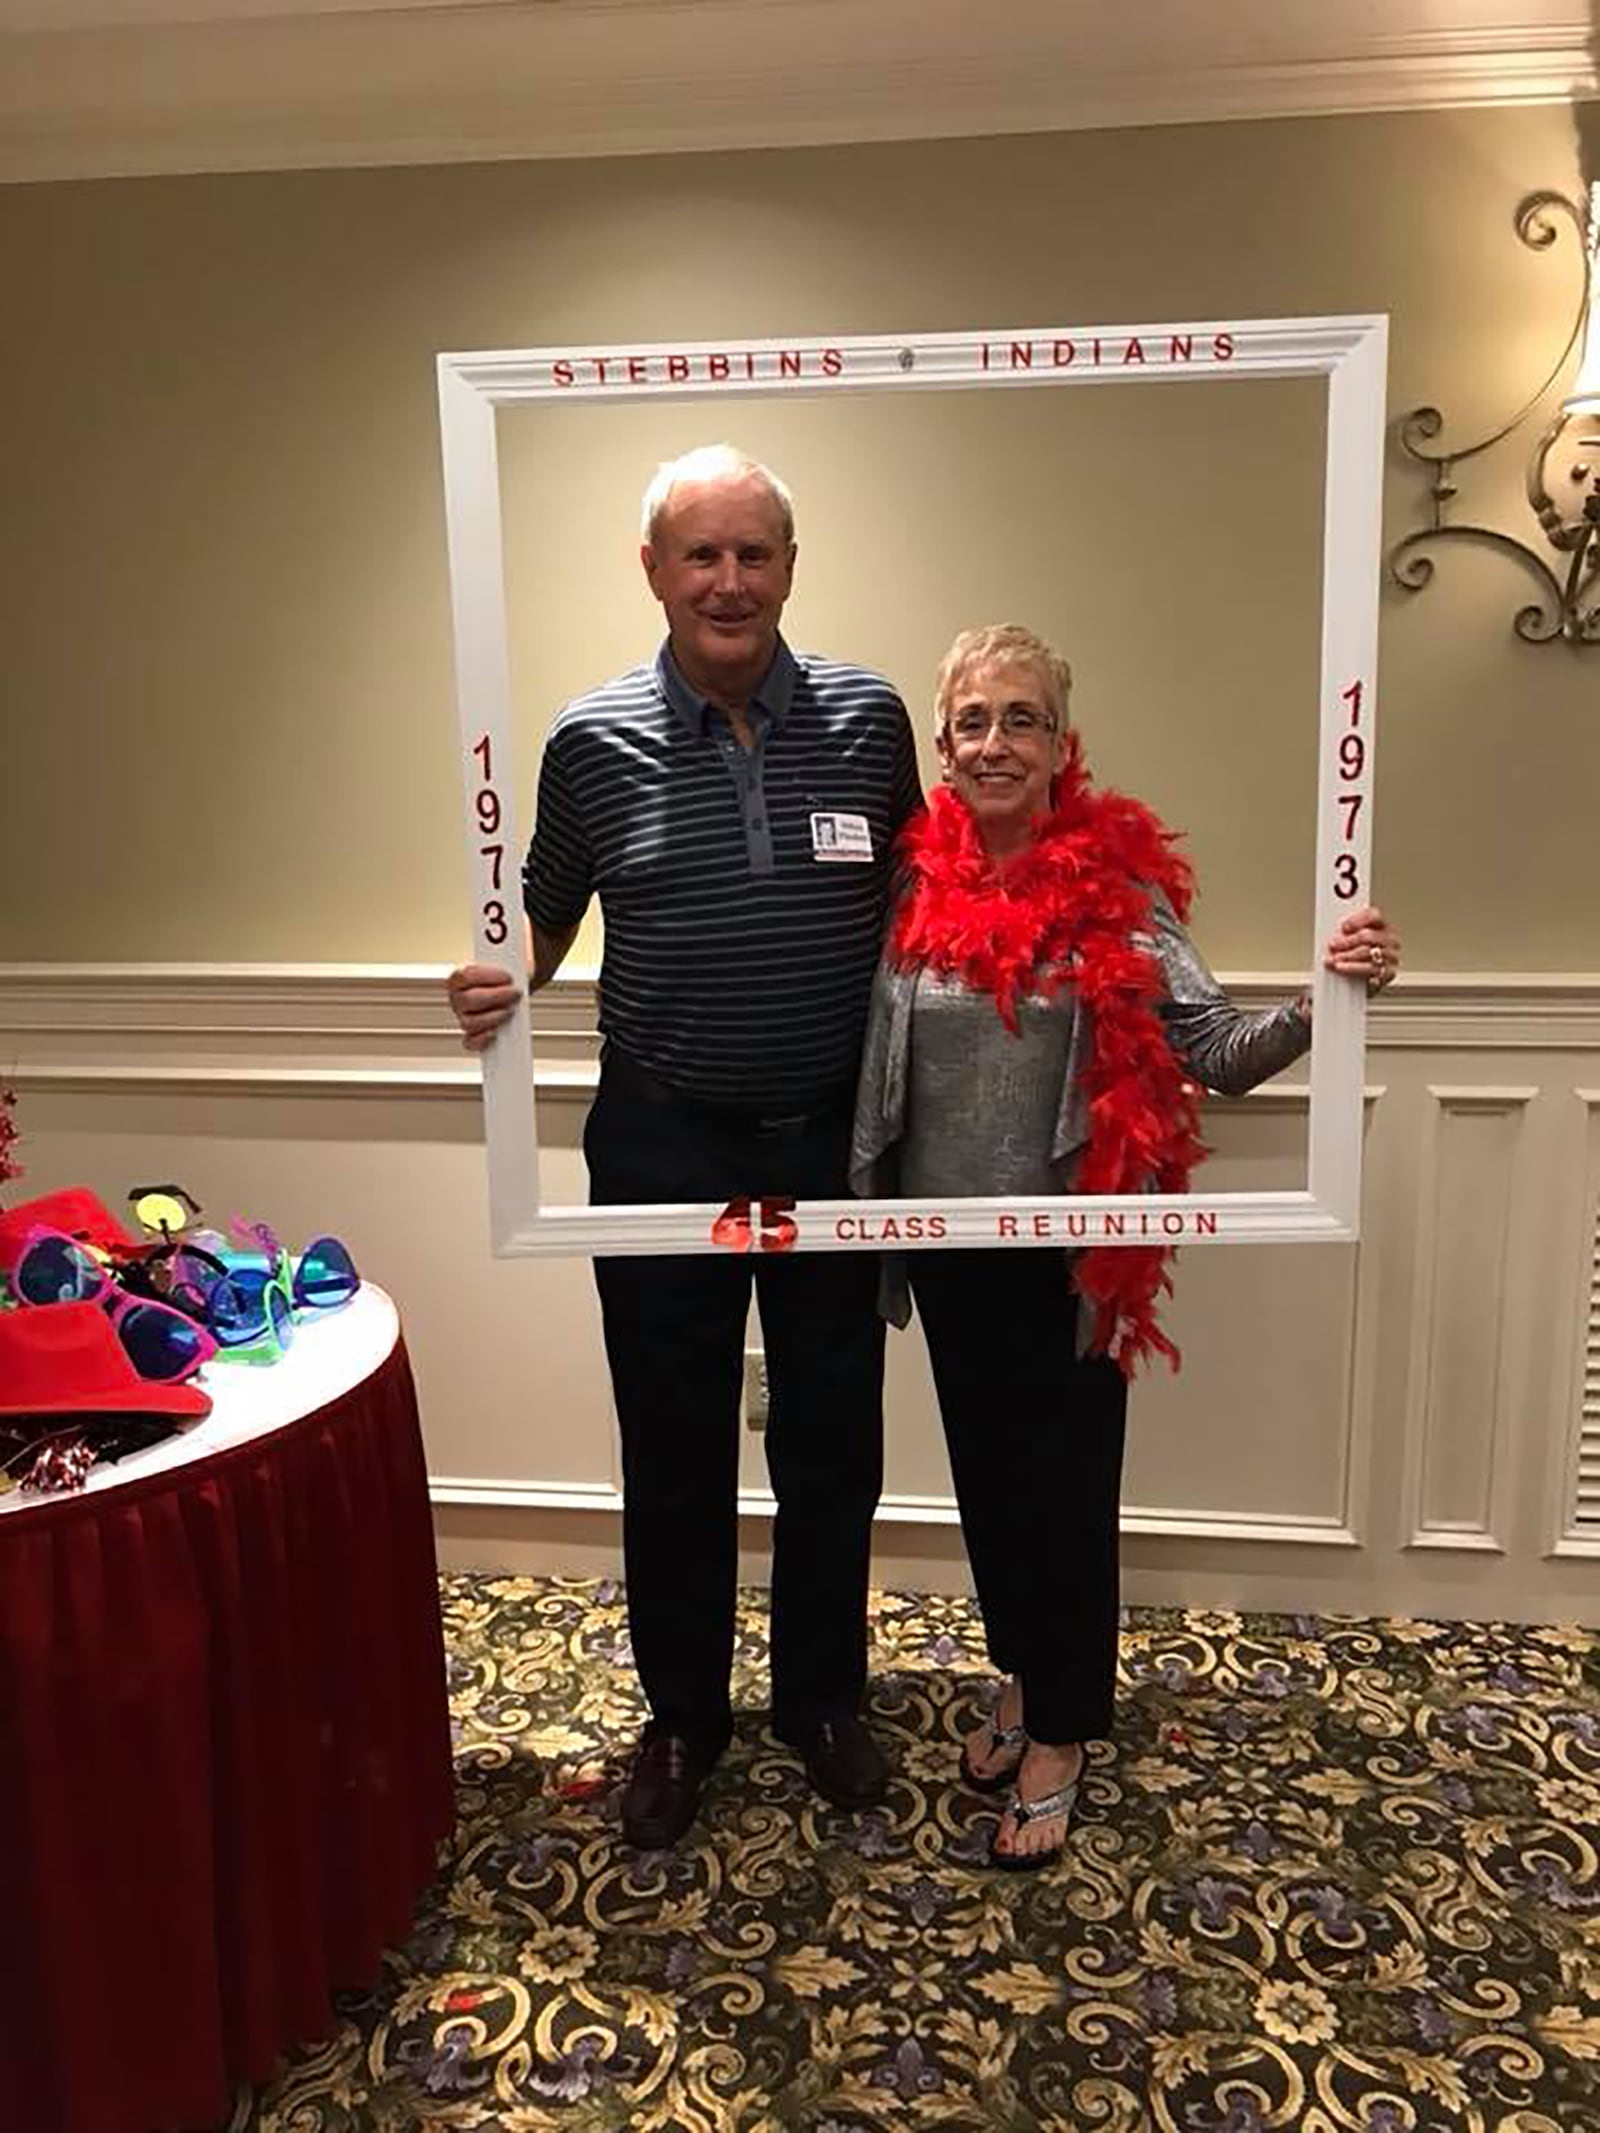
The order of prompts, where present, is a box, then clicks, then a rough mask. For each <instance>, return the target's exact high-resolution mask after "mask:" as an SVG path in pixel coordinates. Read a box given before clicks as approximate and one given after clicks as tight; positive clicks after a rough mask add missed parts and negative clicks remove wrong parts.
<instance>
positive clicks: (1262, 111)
mask: <svg viewBox="0 0 1600 2133" xmlns="http://www.w3.org/2000/svg"><path fill="white" fill-rule="evenodd" d="M1155 12H1157V13H1159V14H1160V15H1161V16H1162V18H1163V19H1162V20H1161V21H1160V23H1159V24H1156V25H1154V26H1153V25H1152V22H1151V20H1150V15H1151V11H1150V10H1138V9H1128V8H1125V7H1122V6H1120V5H1118V4H1114V0H1092V4H1088V5H1083V6H1078V7H1074V8H1070V9H1068V8H1062V7H1060V6H1059V5H1058V4H1057V0H1009V5H1008V7H1007V9H1006V10H1005V12H1004V15H1003V17H997V16H996V15H995V13H994V11H993V10H988V11H984V10H981V9H973V8H972V7H971V6H970V5H968V4H967V0H655V4H651V5H645V4H643V0H499V4H494V0H490V4H484V0H478V4H474V5H451V4H441V0H425V4H413V5H398V6H397V5H388V6H372V5H367V4H361V0H354V4H352V0H342V4H330V0H320V4H311V0H209V5H208V4H207V0H77V4H75V5H72V6H70V7H61V8H57V7H55V6H54V4H53V0H52V6H51V7H50V8H48V9H47V8H45V7H43V6H41V5H40V0H0V35H3V38H4V46H5V59H6V64H5V66H4V68H0V181H9V182H23V181H30V180H34V181H37V180H50V179H66V178H87V177H124V176H134V175H145V174H155V173H192V172H201V171H244V170H267V169H306V168H322V167H337V166H352V165H382V164H415V163H448V162H464V161H465V162H470V161H496V160H506V159H522V158H551V157H577V156H601V155H639V154H653V153H665V152H682V151H697V150H699V151H705V150H716V149H738V148H763V147H799V146H817V145H836V144H840V143H844V142H861V141H896V140H909V139H920V138H955V137H960V136H973V135H982V134H1005V133H1031V132H1042V131H1048V132H1054V131H1070V130H1075V129H1080V128H1105V127H1122V126H1151V125H1174V124H1188V123H1195V122H1200V121H1208V120H1222V119H1249V118H1284V117H1313V116H1326V115H1333V114H1344V113H1351V112H1371V111H1402V110H1419V109H1437V108H1441V107H1452V106H1462V105H1483V104H1499V103H1549V102H1566V101H1570V100H1573V99H1578V98H1584V97H1590V96H1594V95H1596V94H1600V67H1597V39H1596V35H1595V31H1594V27H1593V25H1592V23H1591V22H1590V20H1589V18H1588V15H1587V13H1586V11H1585V10H1584V9H1583V8H1581V7H1579V6H1577V5H1575V4H1574V0H1524V4H1523V5H1522V6H1521V7H1520V9H1518V8H1516V7H1514V6H1513V5H1511V4H1510V0H1507V4H1505V5H1503V6H1502V7H1501V8H1500V9H1498V10H1497V11H1496V12H1494V13H1492V14H1488V15H1486V13H1485V10H1484V8H1483V7H1482V6H1481V5H1478V4H1475V0H1452V4H1451V5H1450V6H1449V7H1448V8H1447V9H1445V10H1443V12H1444V13H1445V14H1446V17H1447V19H1445V20H1444V21H1442V22H1441V20H1440V15H1441V12H1442V10H1441V7H1440V6H1439V5H1438V0H1426V4H1425V0H1386V4H1385V6H1384V8H1383V9H1381V10H1377V9H1372V8H1370V7H1368V6H1364V5H1360V4H1358V0H1342V4H1338V5H1336V4H1333V0H1322V4H1320V5H1317V6H1311V5H1309V4H1306V0H1301V4H1285V0H1229V4H1227V5H1212V6H1208V7H1206V8H1179V7H1175V6H1169V7H1167V8H1165V9H1161V10H1157V11H1155ZM174 15H177V16H179V17H181V18H186V19H179V20H173V19H171V17H172V16H174ZM41 20H43V21H46V22H49V23H50V24H51V25H52V26H50V27H40V26H39V24H40V22H41ZM1375 21H1381V23H1382V24H1383V25H1385V26H1384V27H1381V28H1377V27H1374V24H1375Z"/></svg>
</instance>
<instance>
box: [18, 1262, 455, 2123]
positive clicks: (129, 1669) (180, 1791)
mask: <svg viewBox="0 0 1600 2133" xmlns="http://www.w3.org/2000/svg"><path fill="white" fill-rule="evenodd" d="M202 1382H203V1383H204V1384H205V1385H206V1386H207V1389H208V1390H210V1391H211V1393H212V1395H213V1398H214V1401H215V1406H214V1409H213V1412H212V1413H211V1414H210V1415H209V1416H208V1417H207V1418H206V1419H205V1420H204V1421H203V1422H200V1423H198V1424H196V1425H195V1426H194V1427H192V1428H191V1429H189V1430H187V1431H185V1432H184V1434H183V1435H181V1436H180V1437H176V1438H173V1439H171V1440H169V1441H168V1442H167V1443H165V1444H163V1445H159V1446H155V1447H152V1448H151V1449H150V1450H149V1451H147V1452H144V1453H141V1454H139V1455H137V1456H135V1457H133V1458H131V1459H129V1460H127V1461H125V1462H123V1463H122V1464H121V1465H119V1466H116V1467H107V1468H99V1469H96V1470H95V1471H94V1472H93V1474H92V1475H91V1478H90V1483H89V1486H88V1487H87V1488H86V1489H85V1490H84V1491H83V1492H82V1493H81V1494H77V1495H72V1496H64V1497H63V1496H51V1497H38V1496H32V1495H23V1494H21V1492H19V1491H13V1492H12V1493H11V1494H9V1495H7V1496H5V1497H3V1498H0V2126H3V2127H5V2128H6V2129H7V2133H13V2129H14V2133H167V2129H169V2128H180V2127H203V2126H210V2125H215V2124H217V2123H219V2122H220V2121H222V2120H223V2119H225V2118H226V2117H227V2115H228V2113H229V2110H230V2109H231V2106H232V2099H233V2088H234V2084H235V2083H236V2082H238V2081H240V2080H245V2081H252V2082H261V2081H265V2080H267V2079H268V2078H269V2077H270V2076H271V2074H272V2072H273V2070H274V2065H275V2062H276V2061H277V2059H278V2057H279V2055H280V2053H281V2052H282V2051H283V2050H284V2049H285V2048H286V2047H287V2046H289V2045H291V2044H296V2043H306V2042H311V2041H314V2040H316V2039H319V2038H322V2037H325V2036H326V2035H328V2033H329V2031H330V2029H331V2027H332V2025H333V2013H332V2005H331V1995H332V1994H333V1993H334V1992H336V1991H338V1990H340V1989H342V1988H347V1987H352V1986H358V1985H364V1984H368V1983H370V1982H371V1980H372V1979H373V1977H374V1976H375V1975H376V1972H377V1969H378V1965H379V1961H380V1958H381V1954H382V1951H383V1949H384V1948H385V1946H387V1945H391V1944H393V1943H395V1942H397V1941H399V1940H403V1939H404V1938H405V1936H406V1934H407V1932H408V1931H409V1929H410V1922H411V1916H412V1910H413V1906H414V1904H415V1902H416V1899H417V1896H418V1894H419V1893H420V1891H421V1890H422V1889H423V1888H424V1887H425V1886H426V1884H427V1883H428V1882H429V1881H430V1880H431V1879H432V1878H433V1875H434V1872H435V1869H436V1863H437V1847H438V1844H439V1840H440V1839H441V1838H442V1837H444V1836H445V1835H446V1834H447V1833H448V1831H449V1829H450V1827H451V1822H452V1814H453V1803H452V1770H451V1754H450V1725H449V1713H448V1706H447V1702H446V1683H445V1657H444V1644H443V1638H442V1636H441V1633H440V1625H439V1595H438V1583H437V1577H436V1569H435V1560H434V1546H433V1529H432V1522H431V1518H430V1514H429V1505H428V1488H427V1474H426V1469H425V1465H424V1461H423V1452H422V1439H421V1432H420V1429H419V1426H418V1419H417V1406H416V1395H415V1392H414V1389H413V1386H412V1381H411V1372H410V1368H409V1365H408V1363H407V1360H406V1354H405V1348H404V1344H403V1342H402V1341H401V1338H400V1328H399V1322H398V1319H397V1317H396V1314H395V1309H394V1306H393V1304H392V1303H391V1302H390V1300H389V1298H388V1297H387V1296H385V1295H384V1294H383V1292H382V1291H381V1290H380V1289H375V1288H372V1287H370V1286H368V1287H363V1289H362V1290H361V1292H360V1294H359V1295H358V1296H357V1297H356V1298H355V1299H354V1300H353V1301H352V1302H351V1303H350V1304H349V1305H348V1306H347V1307H346V1308H345V1309H344V1310H342V1311H339V1312H336V1313H330V1314H329V1315H328V1316H327V1317H325V1318H322V1319H316V1318H310V1319H303V1320H301V1321H300V1322H299V1324H298V1326H297V1334H296V1339H295V1343H294V1346H293V1348H292V1349H291V1350H290V1352H289V1353H288V1354H287V1355H286V1356H285V1357H284V1358H283V1360H282V1361H281V1362H279V1363H277V1364H275V1365H274V1366H273V1367H271V1368H270V1369H262V1368H252V1367H251V1366H249V1365H246V1364H233V1365H226V1364H215V1363H214V1364H212V1365H210V1366H209V1368H208V1371H207V1373H206V1375H205V1377H204V1378H203V1379H202Z"/></svg>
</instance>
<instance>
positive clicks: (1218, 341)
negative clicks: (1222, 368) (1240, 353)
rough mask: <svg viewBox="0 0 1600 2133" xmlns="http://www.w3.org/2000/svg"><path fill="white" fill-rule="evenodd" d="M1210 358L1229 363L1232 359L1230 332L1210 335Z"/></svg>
mask: <svg viewBox="0 0 1600 2133" xmlns="http://www.w3.org/2000/svg"><path fill="white" fill-rule="evenodd" d="M1211 360H1212V361H1213V362H1214V363H1231V362H1232V361H1233V335H1232V334H1231V333H1216V334H1213V335H1212V337H1211Z"/></svg>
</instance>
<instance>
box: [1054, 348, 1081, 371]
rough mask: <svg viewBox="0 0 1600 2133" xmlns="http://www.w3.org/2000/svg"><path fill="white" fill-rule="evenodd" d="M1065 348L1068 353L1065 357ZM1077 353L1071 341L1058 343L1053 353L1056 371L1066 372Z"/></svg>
mask: <svg viewBox="0 0 1600 2133" xmlns="http://www.w3.org/2000/svg"><path fill="white" fill-rule="evenodd" d="M1063 348H1064V349H1065V350H1066V351H1067V352H1066V354H1065V355H1063V354H1062V353H1061V351H1062V349H1063ZM1077 352H1078V351H1077V349H1076V348H1075V347H1074V346H1073V344H1072V342H1071V341H1057V342H1056V344H1055V347H1054V349H1053V351H1052V360H1053V361H1054V363H1055V367H1056V369H1057V370H1065V369H1066V368H1067V366H1068V365H1069V364H1070V363H1071V361H1072V359H1073V357H1074V356H1075V355H1076V354H1077Z"/></svg>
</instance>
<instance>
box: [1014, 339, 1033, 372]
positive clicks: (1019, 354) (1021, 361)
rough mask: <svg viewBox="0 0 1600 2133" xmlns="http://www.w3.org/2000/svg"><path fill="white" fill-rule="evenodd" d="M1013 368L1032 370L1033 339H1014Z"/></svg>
mask: <svg viewBox="0 0 1600 2133" xmlns="http://www.w3.org/2000/svg"><path fill="white" fill-rule="evenodd" d="M1011 368H1012V369H1013V370H1032V368H1033V343H1032V341H1013V342H1012V343H1011Z"/></svg>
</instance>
